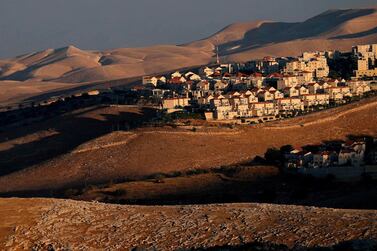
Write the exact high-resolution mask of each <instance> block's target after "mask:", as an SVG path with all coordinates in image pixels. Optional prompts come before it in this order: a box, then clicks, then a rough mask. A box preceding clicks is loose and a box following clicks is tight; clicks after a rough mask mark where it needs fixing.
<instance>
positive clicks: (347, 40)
mask: <svg viewBox="0 0 377 251" xmlns="http://www.w3.org/2000/svg"><path fill="white" fill-rule="evenodd" d="M224 38H225V39H224ZM216 41H217V45H219V49H220V55H221V56H222V57H223V58H224V59H225V60H228V61H245V60H249V59H251V58H260V57H263V56H266V55H269V56H287V55H292V56H295V55H298V54H301V53H302V52H303V51H311V50H333V49H338V50H350V48H351V47H352V45H356V44H366V43H376V42H377V9H376V8H370V9H348V10H329V11H326V12H324V13H322V14H320V15H318V16H315V17H313V18H310V19H308V20H306V21H304V22H298V23H283V22H271V21H259V22H252V23H243V24H234V25H231V26H228V27H227V28H225V29H224V30H222V31H220V32H218V33H216V34H214V35H213V36H211V37H209V38H207V39H204V40H201V41H195V42H192V43H190V44H187V46H189V47H194V48H198V49H207V48H210V45H212V46H213V45H214V44H216Z"/></svg>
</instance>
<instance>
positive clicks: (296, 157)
mask: <svg viewBox="0 0 377 251" xmlns="http://www.w3.org/2000/svg"><path fill="white" fill-rule="evenodd" d="M365 152H366V142H365V141H362V140H360V141H351V140H350V141H347V142H345V143H341V144H338V143H336V142H334V143H333V144H331V143H328V144H322V145H318V146H311V149H310V150H303V149H302V148H296V149H294V150H292V151H290V152H289V153H285V154H284V158H285V167H286V168H328V167H334V166H354V167H360V166H361V165H363V164H364V160H365Z"/></svg>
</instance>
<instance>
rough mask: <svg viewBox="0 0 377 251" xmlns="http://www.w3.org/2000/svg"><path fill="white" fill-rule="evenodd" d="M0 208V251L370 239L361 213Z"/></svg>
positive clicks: (369, 242)
mask: <svg viewBox="0 0 377 251" xmlns="http://www.w3.org/2000/svg"><path fill="white" fill-rule="evenodd" d="M0 206H1V208H2V210H1V212H0V221H1V222H3V223H4V222H6V223H5V224H2V225H1V227H0V248H1V249H6V250H20V249H27V250H30V249H31V248H34V249H33V250H47V248H50V249H49V250H52V249H51V248H53V250H66V249H69V250H94V249H95V250H98V249H99V250H102V249H103V250H107V249H108V250H128V249H132V248H149V249H152V248H156V249H158V250H178V249H194V248H210V247H215V246H218V247H221V246H227V245H229V246H236V247H237V246H241V247H242V245H247V244H249V245H250V244H252V243H264V244H265V245H269V246H272V245H278V244H279V245H284V246H280V248H279V249H278V250H287V249H283V248H284V247H289V248H294V250H303V248H313V247H333V246H336V245H342V244H339V243H347V242H350V241H355V242H356V243H357V246H359V248H360V247H361V249H358V250H372V248H373V245H374V246H375V245H376V243H375V241H373V240H375V239H376V238H377V212H376V211H368V210H364V211H357V210H337V209H324V208H313V207H298V206H276V205H269V204H222V205H221V204H220V205H206V206H194V205H192V206H163V207H161V206H157V207H144V206H117V205H105V204H99V203H86V202H74V201H63V200H51V199H50V200H47V199H1V200H0ZM324 222H326V224H324ZM343 245H344V244H343ZM300 248H301V249H300ZM367 248H370V249H367ZM258 250H260V249H258ZM266 250H270V249H266ZM274 250H277V249H274ZM339 250H342V249H339ZM343 250H344V249H343Z"/></svg>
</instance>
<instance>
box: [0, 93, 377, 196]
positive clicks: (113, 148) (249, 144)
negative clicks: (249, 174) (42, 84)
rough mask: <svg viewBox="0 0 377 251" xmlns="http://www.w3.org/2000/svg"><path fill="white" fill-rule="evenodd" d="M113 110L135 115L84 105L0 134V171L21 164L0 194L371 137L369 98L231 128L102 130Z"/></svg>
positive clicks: (2, 182) (376, 108) (375, 122)
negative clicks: (85, 108) (286, 147)
mask: <svg viewBox="0 0 377 251" xmlns="http://www.w3.org/2000/svg"><path fill="white" fill-rule="evenodd" d="M116 114H120V115H121V116H122V117H121V118H122V119H123V120H125V121H127V119H129V118H131V119H133V118H134V119H135V118H139V119H140V118H143V115H142V114H143V112H142V111H137V110H135V109H133V110H128V108H127V107H124V108H111V107H110V108H101V109H91V110H89V112H85V111H82V112H80V113H77V114H76V115H75V114H73V115H70V116H63V117H62V118H56V119H54V120H53V121H50V120H48V121H44V122H41V123H40V124H36V125H33V127H24V128H21V129H18V130H12V132H4V133H2V134H0V139H1V143H0V149H3V150H2V151H1V152H0V157H1V158H0V161H1V162H0V165H1V166H2V168H3V169H2V170H3V171H5V170H8V173H9V170H14V171H16V170H20V169H23V170H21V171H18V172H13V173H10V174H8V175H5V176H2V177H0V192H14V191H28V190H40V189H48V188H61V187H69V186H74V185H80V184H81V185H82V184H83V182H108V181H109V180H112V179H117V178H139V177H144V176H146V175H151V174H155V173H170V172H174V171H182V170H189V169H195V168H212V167H218V166H224V165H230V164H234V163H239V162H242V161H246V160H251V159H252V158H253V157H255V156H256V155H263V154H264V153H265V151H266V150H267V148H269V147H273V146H275V147H280V146H282V145H285V144H292V145H298V146H302V145H306V144H315V143H321V141H324V140H339V139H345V138H346V136H347V135H349V134H354V135H360V134H365V135H370V136H376V135H377V116H376V114H377V100H376V98H371V99H369V100H364V101H361V102H359V103H354V104H350V105H346V106H343V107H339V108H335V109H331V110H326V111H322V112H319V113H316V114H312V115H309V116H305V117H301V118H294V119H292V120H286V121H283V122H276V123H272V124H266V125H259V126H253V127H250V126H249V127H245V128H242V127H241V128H235V129H218V128H214V129H213V128H211V127H208V128H207V127H203V128H201V127H197V131H196V132H192V131H191V130H190V128H188V129H182V128H177V129H173V128H160V129H159V128H144V129H143V128H141V129H137V130H133V131H128V132H116V133H110V134H106V133H108V131H107V130H109V128H110V126H111V121H112V119H114V118H116V117H115V116H114V115H116ZM67 118H70V120H69V121H67ZM365 121H368V123H365ZM78 125H80V127H78ZM36 128H38V130H35V129H36ZM73 128H75V129H73ZM36 132H38V133H39V134H40V135H38V134H37V135H36V134H35V133H36ZM44 132H54V133H55V134H54V135H50V134H47V135H46V134H44ZM28 138H30V139H29V140H27V139H28ZM35 149H38V151H35ZM30 163H33V164H34V166H31V164H30Z"/></svg>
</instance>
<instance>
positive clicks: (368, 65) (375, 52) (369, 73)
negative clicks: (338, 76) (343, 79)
mask: <svg viewBox="0 0 377 251" xmlns="http://www.w3.org/2000/svg"><path fill="white" fill-rule="evenodd" d="M352 53H353V56H354V58H355V66H356V67H355V68H356V70H355V72H354V73H355V76H356V77H357V78H359V77H364V76H366V77H376V76H377V44H370V45H358V46H355V47H353V48H352Z"/></svg>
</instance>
